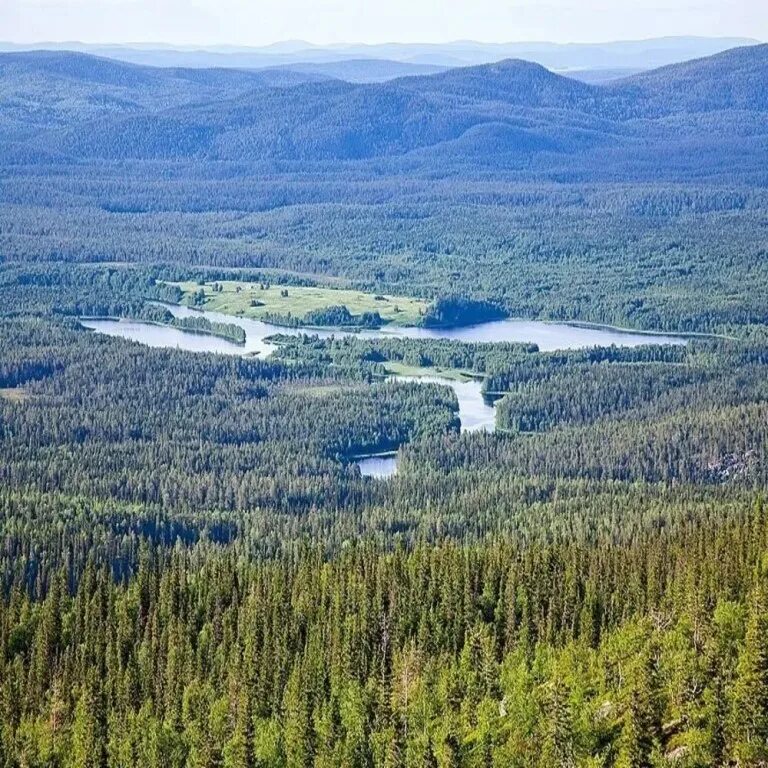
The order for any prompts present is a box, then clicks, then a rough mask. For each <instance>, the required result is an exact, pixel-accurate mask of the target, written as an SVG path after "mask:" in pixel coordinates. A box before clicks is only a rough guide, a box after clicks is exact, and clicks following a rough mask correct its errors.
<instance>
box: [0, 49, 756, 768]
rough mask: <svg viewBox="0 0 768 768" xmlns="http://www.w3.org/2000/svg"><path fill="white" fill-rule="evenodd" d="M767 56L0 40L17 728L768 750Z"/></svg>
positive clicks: (159, 740) (429, 748) (445, 759)
mask: <svg viewBox="0 0 768 768" xmlns="http://www.w3.org/2000/svg"><path fill="white" fill-rule="evenodd" d="M767 81H768V47H766V46H753V47H745V48H739V49H735V50H732V51H727V52H725V53H723V54H718V55H716V56H713V57H710V58H707V59H702V60H699V61H693V62H686V63H684V64H678V65H673V66H671V67H666V68H664V69H661V70H656V71H651V72H648V73H645V74H642V75H636V76H633V77H631V78H628V79H625V80H620V81H617V82H615V83H613V84H607V85H604V86H595V85H589V84H586V83H583V82H578V81H576V80H573V79H569V78H564V77H561V76H559V75H556V74H554V73H552V72H549V71H547V70H545V69H544V68H543V67H539V66H538V65H532V64H528V63H526V62H515V61H509V62H501V63H499V64H497V65H488V66H481V67H469V68H466V69H460V70H450V71H447V72H442V73H436V74H432V75H429V76H422V77H413V78H405V79H401V80H395V81H391V82H387V83H375V84H371V83H368V84H359V83H358V84H350V83H346V82H342V81H340V80H332V79H330V78H320V79H318V78H310V79H307V78H306V77H304V76H302V75H301V74H300V73H296V72H292V73H290V74H285V73H282V74H280V73H277V74H276V73H274V72H273V73H271V74H270V75H269V76H268V77H267V76H266V75H264V74H263V73H262V74H260V73H258V72H253V71H246V70H234V69H233V70H225V69H221V70H205V69H201V70H185V69H183V68H178V69H177V68H174V69H163V68H154V67H145V66H138V65H130V64H126V63H123V62H117V61H113V60H110V59H106V58H96V57H92V56H88V55H84V54H76V53H70V52H51V51H48V52H32V53H26V54H0V85H2V91H0V92H2V93H3V94H5V95H6V98H5V99H4V100H3V101H2V102H0V158H1V159H2V165H3V174H2V178H0V190H1V191H2V202H1V203H0V233H2V234H1V235H0V295H2V302H0V768H32V767H34V768H38V767H39V768H43V767H45V768H51V767H52V768H133V766H142V767H144V766H146V767H147V768H335V767H336V766H344V767H345V768H347V767H349V768H435V767H436V766H437V767H438V768H465V767H466V768H502V767H503V768H507V767H509V768H560V767H562V768H704V767H708V766H712V767H713V768H714V767H717V768H719V767H720V766H734V768H736V767H737V766H738V768H759V767H760V766H764V765H766V763H768V505H767V504H766V500H765V496H766V487H768V302H766V296H768V258H766V255H767V254H768V240H766V229H765V220H766V202H768V200H767V199H766V193H765V188H766V182H767V181H768V177H767V176H766V165H765V157H766V149H768V133H767V132H766V125H768V122H766V112H767V111H768V102H766V98H765V83H766V82H767ZM726 86H727V87H726ZM204 312H205V313H208V312H210V313H218V314H211V315H207V314H203V313H204ZM93 317H99V318H117V319H119V320H120V322H119V323H115V324H119V325H121V326H124V325H127V324H128V323H127V322H122V321H131V322H132V323H133V324H141V323H145V324H150V325H151V330H152V331H154V332H157V331H158V328H160V329H161V330H163V331H164V332H170V331H173V332H174V334H175V335H176V336H178V335H179V334H180V333H195V334H203V335H205V336H211V337H215V339H216V340H218V341H217V342H216V343H217V344H219V345H224V346H227V347H228V352H229V354H226V355H225V354H214V353H211V352H200V353H193V352H189V351H185V350H184V349H181V348H177V346H176V345H174V343H173V342H172V341H171V342H168V343H166V344H162V345H156V346H150V345H149V344H142V343H139V342H137V341H131V340H128V339H127V338H119V337H114V336H109V335H106V334H102V333H97V332H92V331H90V330H88V328H87V327H86V325H87V323H86V321H85V320H84V318H93ZM211 318H213V319H211ZM222 318H223V319H222ZM509 318H522V319H524V320H527V321H531V322H533V321H539V322H541V321H547V324H546V325H544V326H543V329H544V330H543V331H542V333H543V334H544V338H545V340H547V341H549V343H548V344H545V343H543V342H542V343H541V344H536V343H533V342H531V341H528V340H523V341H521V342H500V341H498V340H495V341H494V340H491V341H487V340H483V341H480V340H477V337H474V339H473V338H464V339H460V338H458V337H456V336H451V333H452V332H453V331H455V330H456V328H457V327H465V326H475V325H480V327H488V326H484V325H483V324H488V323H491V324H492V325H491V326H490V327H496V326H497V325H499V321H502V320H504V321H505V322H506V321H507V320H508V319H509ZM270 319H271V320H273V321H279V322H280V323H281V324H282V326H283V327H282V328H279V327H277V328H275V329H273V330H274V331H275V333H274V334H272V335H270V336H269V337H268V344H266V345H265V347H264V349H263V350H262V352H261V353H260V354H259V355H258V356H257V355H255V354H253V353H252V352H253V349H252V347H251V348H249V346H248V341H249V332H248V330H247V329H248V328H249V327H251V328H252V327H253V326H255V325H260V327H261V328H262V329H263V328H264V327H265V326H264V325H263V323H265V322H268V321H269V320H270ZM551 321H561V322H562V321H569V322H570V321H572V322H579V323H605V324H613V325H619V326H622V327H625V328H630V329H634V330H636V331H644V332H651V331H666V332H668V333H669V334H676V335H675V336H674V337H672V336H669V337H667V339H666V340H665V339H664V338H663V337H659V336H655V335H653V334H652V333H648V334H647V336H642V337H641V338H640V339H639V340H637V339H635V342H636V345H635V346H629V345H622V343H621V337H620V335H619V334H617V336H616V338H617V339H618V341H617V343H616V344H614V345H598V346H594V345H588V346H583V345H582V346H580V347H579V346H578V345H575V346H573V348H560V347H558V346H557V343H556V342H557V338H556V334H557V328H556V327H555V326H553V325H552V324H551ZM249 323H250V326H249V325H248V324H249ZM502 324H503V323H502ZM308 326H311V327H308ZM166 329H167V330H166ZM435 329H442V330H443V331H445V333H444V334H443V337H438V335H437V334H436V333H435V332H434V331H435ZM268 330H272V329H268ZM470 330H471V328H470ZM582 330H583V329H582ZM406 332H410V333H411V337H408V336H407V333H406ZM547 334H549V337H547ZM553 336H554V337H555V341H552V337H553ZM185 338H192V337H185ZM194 340H195V342H196V343H197V342H200V341H201V339H199V338H195V339H194ZM202 341H204V342H206V343H210V342H211V339H202ZM227 342H232V343H229V344H227ZM267 347H268V348H267ZM393 372H395V373H398V375H397V376H393V375H392V374H393ZM404 372H405V373H411V374H413V373H414V372H415V373H416V374H417V376H413V375H412V376H411V377H410V378H408V377H407V376H404V375H403V373H404ZM434 372H439V373H440V374H441V376H442V379H441V380H438V381H435V379H434V377H433V378H428V379H426V380H424V379H421V378H418V376H422V375H426V376H429V375H430V374H432V373H434ZM451 377H453V379H451ZM451 380H453V381H454V382H455V381H465V380H466V381H471V382H472V383H473V386H475V387H476V388H477V390H478V391H479V390H480V389H482V391H483V392H484V393H486V394H488V395H492V396H493V398H494V399H495V426H496V429H495V430H493V431H482V430H478V431H470V430H466V429H463V424H462V421H461V415H460V410H459V404H458V399H457V394H456V390H455V389H454V388H452V387H451V386H450V383H451ZM446 381H447V384H446ZM441 382H442V383H441ZM492 416H493V413H492ZM384 453H387V454H391V453H395V454H396V456H397V473H396V474H395V475H393V476H391V477H390V478H388V479H378V478H371V477H366V476H364V475H363V474H362V473H361V470H360V468H359V467H358V465H357V464H356V461H355V459H356V458H357V457H361V456H371V455H379V454H384Z"/></svg>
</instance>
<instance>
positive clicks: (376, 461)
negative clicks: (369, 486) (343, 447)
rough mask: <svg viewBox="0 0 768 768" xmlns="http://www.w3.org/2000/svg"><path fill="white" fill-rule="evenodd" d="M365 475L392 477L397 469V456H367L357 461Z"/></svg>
mask: <svg viewBox="0 0 768 768" xmlns="http://www.w3.org/2000/svg"><path fill="white" fill-rule="evenodd" d="M355 463H356V464H357V466H358V467H360V474H361V475H362V476H363V477H375V478H378V479H382V478H386V477H391V476H392V475H394V474H395V472H396V471H397V456H366V457H365V458H362V459H358V460H357V462H355Z"/></svg>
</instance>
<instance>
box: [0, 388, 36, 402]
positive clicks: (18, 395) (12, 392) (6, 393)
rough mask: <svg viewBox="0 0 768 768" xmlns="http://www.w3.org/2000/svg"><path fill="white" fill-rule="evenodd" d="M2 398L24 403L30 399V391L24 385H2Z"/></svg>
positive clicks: (0, 392)
mask: <svg viewBox="0 0 768 768" xmlns="http://www.w3.org/2000/svg"><path fill="white" fill-rule="evenodd" d="M0 398H2V399H3V400H8V401H10V402H11V403H23V402H24V401H25V400H29V392H27V390H26V389H23V388H22V387H5V388H1V387H0Z"/></svg>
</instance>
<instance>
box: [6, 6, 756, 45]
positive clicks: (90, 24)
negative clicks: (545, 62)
mask: <svg viewBox="0 0 768 768" xmlns="http://www.w3.org/2000/svg"><path fill="white" fill-rule="evenodd" d="M663 35H706V36H746V37H755V38H758V39H760V40H768V0H540V1H538V2H537V0H357V2H354V1H353V0H314V1H313V0H0V40H10V41H14V42H36V41H37V42H39V41H70V40H79V41H83V42H152V41H165V42H170V43H177V44H181V43H201V44H202V43H208V44H214V43H231V44H236V45H263V44H266V43H271V42H275V41H278V40H287V39H303V40H310V41H312V42H315V43H340V42H364V43H376V42H389V41H399V42H445V41H448V40H457V39H474V40H483V41H489V42H490V41H496V42H507V41H519V40H553V41H557V42H569V41H573V42H598V41H605V40H619V39H624V40H625V39H638V38H645V37H659V36H663Z"/></svg>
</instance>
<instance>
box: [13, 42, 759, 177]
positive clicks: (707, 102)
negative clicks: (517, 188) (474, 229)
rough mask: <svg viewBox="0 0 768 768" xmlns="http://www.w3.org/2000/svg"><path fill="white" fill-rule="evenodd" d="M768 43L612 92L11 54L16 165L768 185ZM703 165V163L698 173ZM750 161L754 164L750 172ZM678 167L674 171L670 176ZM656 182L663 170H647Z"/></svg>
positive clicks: (566, 84) (509, 69) (507, 73)
mask: <svg viewBox="0 0 768 768" xmlns="http://www.w3.org/2000/svg"><path fill="white" fill-rule="evenodd" d="M766 81H768V45H756V46H747V47H741V48H736V49H733V50H729V51H726V52H723V53H720V54H717V55H715V56H712V57H708V58H705V59H699V60H694V61H690V62H685V63H682V64H675V65H670V66H668V67H664V68H660V69H657V70H654V71H652V72H647V73H643V74H640V75H636V76H634V77H630V78H625V79H621V80H619V81H616V82H613V83H609V84H606V85H590V84H586V83H583V82H579V81H576V80H574V79H571V78H567V77H563V76H561V75H558V74H555V73H553V72H550V71H548V70H547V69H545V68H544V67H542V66H540V65H538V64H534V63H530V62H526V61H521V60H505V61H502V62H498V63H494V64H488V65H480V66H476V67H465V68H460V69H452V70H448V71H445V72H441V73H438V74H434V75H430V76H420V77H408V78H400V79H396V80H392V81H390V82H387V83H382V84H350V83H348V82H343V81H340V80H335V79H330V78H328V77H322V76H320V75H318V74H316V73H313V72H303V73H302V72H297V71H286V70H281V69H278V70H275V69H268V70H261V71H249V70H245V71H244V70H236V69H183V68H154V67H146V66H139V65H134V64H128V63H123V62H117V61H114V60H110V59H104V58H98V57H94V56H90V55H86V54H81V53H74V52H53V51H47V52H46V51H42V52H29V53H6V54H0V94H2V101H1V102H0V153H2V155H1V156H2V157H3V159H4V161H5V162H8V163H22V164H26V163H29V162H48V161H52V162H69V161H76V162H89V161H97V160H98V161H125V160H137V161H153V162H156V161H165V162H167V161H180V160H185V159H186V160H193V159H194V160H197V161H199V160H203V159H205V160H207V161H210V162H238V163H262V162H267V161H282V162H285V161H288V162H293V161H301V162H323V163H328V162H339V161H350V160H365V159H373V158H393V159H394V158H402V157H404V156H406V155H408V153H414V152H416V153H417V154H415V155H414V156H413V157H414V158H415V159H416V161H418V162H424V161H426V156H425V155H424V152H427V153H428V155H429V158H431V161H434V160H435V159H437V158H446V157H447V158H450V159H451V161H455V162H472V163H481V164H482V163H493V164H495V165H497V166H505V165H508V166H510V167H517V166H519V165H520V164H521V163H522V164H524V165H525V166H527V167H539V166H542V164H543V165H547V164H551V162H552V158H553V157H557V158H559V160H558V163H559V164H560V165H561V166H562V163H563V161H564V159H565V162H566V165H567V167H568V169H569V171H568V172H569V173H585V172H586V171H587V169H592V168H595V167H598V166H599V167H601V168H603V169H606V168H607V167H608V165H610V166H613V167H614V168H623V169H624V171H623V172H630V170H631V169H632V168H635V169H637V168H638V167H639V166H640V165H642V166H652V167H654V168H657V169H659V172H663V173H666V172H667V171H668V170H669V169H670V168H677V169H680V168H682V167H685V166H686V164H688V165H690V166H691V168H694V166H695V168H696V172H698V173H708V172H710V171H712V170H713V169H716V168H720V169H721V170H727V169H728V167H729V166H730V165H731V164H732V163H734V162H735V163H736V164H737V165H739V166H740V167H741V170H742V171H747V170H749V171H750V172H756V173H758V172H762V166H764V163H759V162H758V159H759V158H760V157H762V158H763V159H764V158H765V156H766V155H765V154H763V153H764V152H765V150H766V147H768V127H767V122H766V119H765V117H766V115H765V113H766V111H767V110H768V92H767V91H766V89H765V82H766ZM694 161H695V162H694ZM745 164H746V166H747V167H745ZM665 169H666V170H665ZM644 172H647V171H644Z"/></svg>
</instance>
